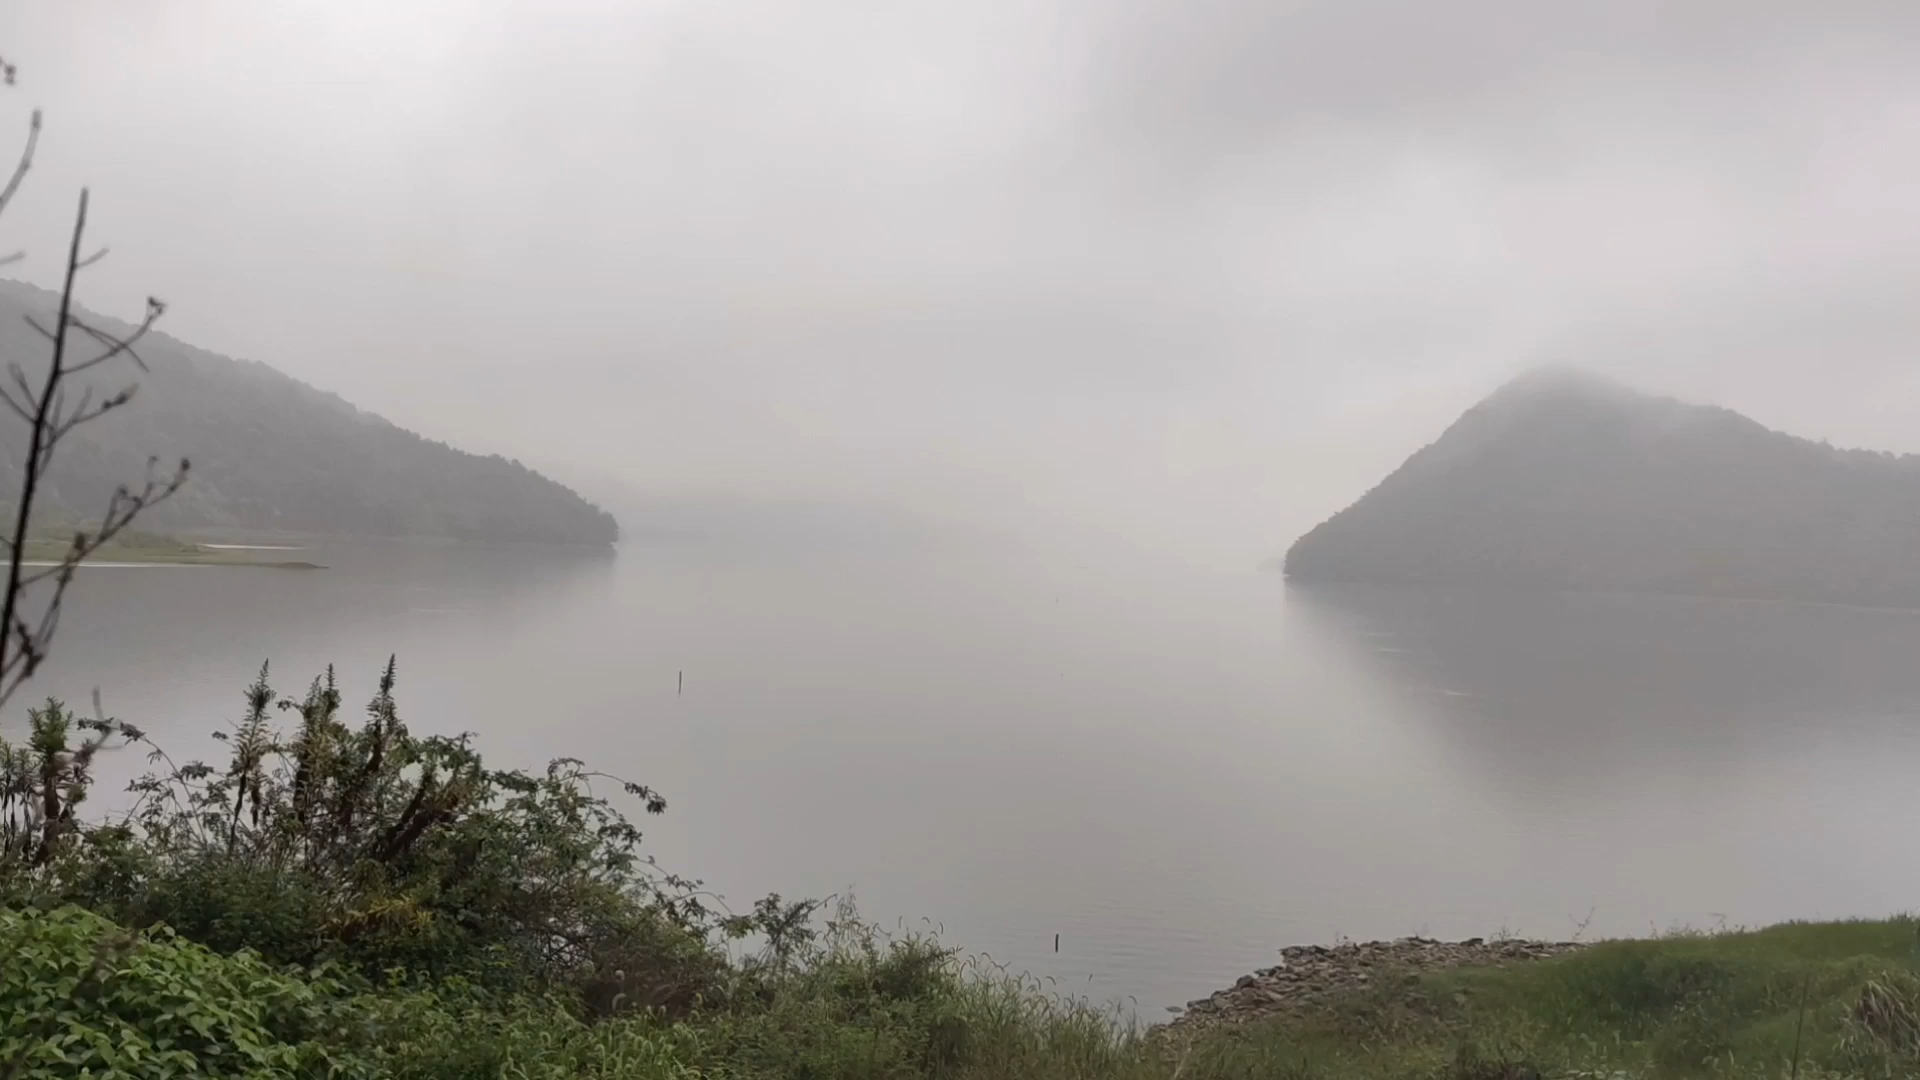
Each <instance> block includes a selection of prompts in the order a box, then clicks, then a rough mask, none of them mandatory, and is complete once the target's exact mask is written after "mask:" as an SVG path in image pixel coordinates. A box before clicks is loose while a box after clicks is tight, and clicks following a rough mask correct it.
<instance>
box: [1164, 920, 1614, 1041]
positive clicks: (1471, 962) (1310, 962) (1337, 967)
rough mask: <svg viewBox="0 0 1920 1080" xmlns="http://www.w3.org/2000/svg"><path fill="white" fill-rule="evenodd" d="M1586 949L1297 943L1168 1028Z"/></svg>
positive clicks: (1563, 944) (1273, 1012)
mask: <svg viewBox="0 0 1920 1080" xmlns="http://www.w3.org/2000/svg"><path fill="white" fill-rule="evenodd" d="M1581 948H1584V946H1583V945H1581V944H1580V943H1579V942H1573V941H1522V940H1519V939H1514V938H1504V939H1495V940H1491V941H1489V940H1486V939H1482V938H1472V939H1469V940H1467V941H1434V940H1432V939H1429V938H1419V937H1410V938H1401V939H1400V940H1398V941H1368V942H1353V941H1349V942H1343V943H1341V944H1339V945H1334V946H1331V947H1329V946H1322V945H1295V946H1291V947H1289V948H1285V949H1281V950H1280V963H1279V964H1278V965H1277V966H1275V967H1270V968H1263V969H1261V970H1259V971H1256V972H1254V973H1253V974H1251V975H1242V976H1241V977H1240V980H1239V981H1238V982H1236V983H1234V984H1233V988H1232V989H1230V990H1221V991H1219V992H1217V993H1215V994H1214V995H1213V996H1211V997H1204V998H1201V999H1200V1000H1198V1001H1190V1002H1188V1003H1187V1007H1186V1009H1185V1010H1184V1011H1182V1012H1181V1015H1180V1016H1178V1017H1177V1018H1175V1019H1174V1020H1173V1021H1172V1022H1170V1023H1169V1024H1168V1025H1167V1030H1168V1031H1169V1032H1176V1031H1181V1030H1186V1031H1193V1030H1197V1029H1200V1028H1206V1027H1214V1026H1218V1025H1223V1024H1237V1023H1244V1022H1245V1021H1248V1020H1256V1019H1260V1018H1262V1017H1268V1016H1279V1015H1286V1014H1297V1013H1300V1012H1304V1011H1307V1010H1310V1009H1312V1008H1314V1007H1316V1006H1318V1005H1321V1004H1323V1003H1325V1002H1327V1001H1328V1000H1330V999H1332V998H1334V997H1337V996H1340V995H1343V994H1346V993H1350V992H1352V991H1355V990H1361V989H1365V988H1368V987H1371V986H1376V985H1378V984H1379V981H1380V980H1387V979H1403V980H1404V979H1407V978H1409V977H1410V976H1413V975H1417V974H1419V973H1421V972H1427V971H1438V970H1441V969H1443V968H1453V967H1506V966H1508V965H1510V964H1516V963H1525V962H1528V961H1532V960H1542V959H1545V958H1547V957H1550V956H1560V955H1562V954H1565V953H1569V952H1573V951H1575V950H1578V949H1581Z"/></svg>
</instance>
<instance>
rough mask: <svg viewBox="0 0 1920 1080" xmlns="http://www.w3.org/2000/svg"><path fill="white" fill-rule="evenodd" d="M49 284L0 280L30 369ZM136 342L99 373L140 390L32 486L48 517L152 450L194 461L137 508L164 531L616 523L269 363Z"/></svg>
mask: <svg viewBox="0 0 1920 1080" xmlns="http://www.w3.org/2000/svg"><path fill="white" fill-rule="evenodd" d="M57 299H58V298H57V297H56V296H54V294H52V293H49V292H46V291H44V290H41V289H36V288H33V287H31V286H27V285H23V284H20V283H18V282H11V281H0V360H4V361H6V362H8V363H17V364H19V365H20V366H21V367H22V368H23V369H25V370H26V371H27V372H28V373H29V374H31V373H32V372H34V371H36V370H41V369H43V365H44V364H45V363H46V352H47V344H46V341H45V340H44V339H43V338H41V337H40V336H39V334H38V333H36V332H35V331H34V330H33V328H32V327H30V326H29V325H27V323H26V320H25V316H27V315H28V314H31V313H35V312H38V313H39V314H40V316H41V321H42V325H50V324H51V322H52V312H53V311H54V309H55V305H56V303H57ZM98 321H99V322H101V323H104V324H108V325H114V322H113V320H98ZM119 325H124V324H119ZM140 354H141V356H142V357H143V358H144V359H145V360H146V362H147V364H148V366H149V368H150V369H151V370H150V372H149V373H147V374H145V375H139V374H138V372H137V371H135V370H134V369H132V368H131V367H114V368H113V369H112V370H111V371H109V370H107V369H102V370H101V371H100V372H99V373H97V374H98V375H99V376H100V381H101V383H102V385H103V386H112V387H118V386H119V385H122V384H124V383H125V382H126V381H127V380H128V379H129V378H132V377H134V376H135V375H138V378H139V382H140V388H139V392H138V395H137V396H136V397H135V399H134V401H133V403H132V404H130V405H129V406H127V407H126V408H123V409H120V410H118V411H116V412H114V413H113V414H111V415H109V416H106V417H104V418H102V419H101V420H99V421H98V422H97V423H93V424H89V425H86V426H84V427H82V428H79V429H77V430H75V431H74V433H73V434H72V435H71V436H69V437H68V439H67V441H66V442H64V443H62V444H61V448H60V454H59V456H58V458H57V459H56V461H55V464H54V468H53V470H52V475H51V476H50V478H49V480H50V483H49V485H48V488H47V489H46V490H45V492H44V493H43V496H42V498H43V500H44V501H43V502H42V503H41V506H42V508H43V510H44V515H45V519H46V520H63V519H64V520H74V521H79V520H86V519H88V518H91V517H93V516H95V515H97V514H98V513H99V512H100V510H101V508H103V507H104V506H105V505H106V503H107V500H108V499H109V498H110V497H111V495H112V493H113V489H114V487H115V486H116V485H118V484H122V483H128V482H138V480H139V479H140V478H141V476H142V475H143V473H144V470H145V468H146V462H147V460H148V458H149V457H157V458H159V459H160V461H162V462H173V461H177V460H179V459H180V458H186V459H188V460H190V461H191V462H192V464H193V468H192V478H191V480H190V481H189V482H188V484H187V486H186V488H185V489H183V490H182V491H181V492H180V493H179V494H177V495H176V496H175V497H174V498H173V499H172V500H170V501H169V502H167V503H165V504H163V505H161V506H158V507H156V508H154V509H153V510H152V511H151V512H150V513H149V514H148V515H147V516H144V517H143V518H142V519H141V525H142V527H143V528H149V529H154V530H159V531H164V532H171V533H189V534H191V533H203V534H204V533H208V532H225V533H304V534H319V535H332V536H355V537H427V538H438V539H457V540H476V541H499V542H537V543H563V544H595V545H597V544H608V543H612V542H613V541H614V540H616V539H618V538H619V526H618V525H617V524H616V523H615V521H614V519H613V516H612V515H611V514H608V513H607V512H606V511H604V510H602V509H600V508H599V507H597V506H594V505H593V504H591V503H589V502H587V501H586V500H585V499H583V498H581V497H580V496H579V495H578V494H576V493H574V492H573V491H572V490H570V489H569V488H567V487H565V486H563V485H561V484H558V483H556V482H554V481H552V480H550V479H548V478H546V477H544V476H542V475H540V474H539V473H536V472H534V471H533V470H532V469H529V468H527V467H526V466H524V465H521V464H520V463H519V462H517V461H511V460H508V459H506V458H503V457H499V456H497V455H489V456H483V455H480V454H473V453H468V452H466V451H463V450H458V449H455V448H454V447H451V446H448V445H446V444H444V443H440V442H435V441H433V440H431V439H427V438H424V437H422V436H419V435H416V434H414V433H413V432H410V431H407V430H405V429H403V428H400V427H397V426H395V425H394V424H392V423H390V422H388V421H387V420H384V419H382V418H381V417H379V416H376V415H375V414H373V413H370V412H367V411H365V410H362V409H359V408H356V407H355V406H353V405H351V404H349V403H348V402H346V401H344V400H342V399H341V398H339V397H338V396H336V395H333V394H329V393H325V392H323V391H320V390H316V389H314V388H313V387H311V386H308V385H306V384H305V383H302V382H299V381H298V380H296V379H292V378H289V377H288V376H286V375H283V374H281V373H280V372H278V371H275V370H274V369H273V368H271V367H268V366H267V365H266V364H263V363H259V362H256V361H249V360H234V359H230V358H228V357H224V356H219V355H216V354H214V353H210V352H207V351H205V350H203V349H197V348H194V347H193V346H191V345H188V344H186V343H185V342H181V341H178V340H176V339H174V338H171V337H168V336H167V335H165V334H161V333H155V334H153V335H151V336H149V337H148V338H147V339H146V341H145V342H143V344H142V346H141V349H140ZM24 428H25V425H24V424H20V423H19V422H18V421H15V422H14V424H13V425H12V427H11V428H10V429H9V430H10V434H9V435H7V436H5V437H0V470H4V473H0V475H4V476H6V477H7V478H8V481H7V482H8V483H9V484H11V483H17V480H14V479H13V478H15V477H17V476H18V475H19V464H18V463H19V457H20V455H21V454H22V453H23V451H24V446H25V443H24V438H25V433H24ZM9 497H10V493H9ZM4 501H7V500H6V499H0V502H4Z"/></svg>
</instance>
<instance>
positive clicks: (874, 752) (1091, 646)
mask: <svg viewBox="0 0 1920 1080" xmlns="http://www.w3.org/2000/svg"><path fill="white" fill-rule="evenodd" d="M303 557H306V556H303ZM313 558H314V561H317V562H322V563H326V564H327V565H328V567H329V568H328V569H326V570H323V571H312V572H290V571H273V570H253V569H241V568H232V567H164V566H150V567H137V568H125V569H113V568H102V569H95V570H89V571H85V572H83V573H82V575H81V578H80V580H79V581H78V582H77V583H76V586H75V590H74V594H73V595H72V597H71V600H70V603H69V607H68V611H67V613H66V616H65V619H64V621H63V630H62V634H61V637H60V639H59V643H58V645H57V646H56V649H55V653H56V655H55V659H54V660H53V661H52V662H51V663H50V664H49V666H48V668H47V669H46V670H45V671H44V672H43V674H42V675H41V676H40V677H38V678H36V680H35V682H34V683H33V684H30V686H29V690H30V691H31V692H32V694H33V696H44V695H45V694H47V693H58V694H61V695H63V696H66V697H68V698H70V699H73V700H75V701H85V700H86V699H87V697H88V695H89V694H90V693H91V691H92V690H93V688H94V687H96V686H97V687H98V688H99V689H100V690H101V692H102V694H103V695H104V698H105V703H106V707H107V710H108V711H109V712H110V713H113V714H115V715H118V716H119V717H121V718H122V719H125V720H128V721H131V722H135V723H138V724H141V725H143V726H145V727H146V728H147V729H148V730H149V732H151V733H152V735H153V737H154V738H155V740H156V741H158V742H160V743H161V744H162V745H164V746H166V747H167V748H168V749H169V750H170V751H172V752H173V753H174V755H175V756H176V757H182V756H190V755H193V754H198V753H204V752H206V750H207V749H208V748H210V747H212V746H214V744H212V743H211V742H209V741H208V739H207V737H206V733H207V732H209V731H211V730H213V729H214V728H216V727H220V726H222V725H224V724H226V723H229V722H231V721H232V720H233V719H235V718H236V717H237V716H238V715H239V714H240V712H241V709H242V702H241V690H242V688H243V687H244V686H245V685H246V683H247V682H248V681H249V680H250V679H251V677H252V676H253V674H254V672H255V670H256V669H257V668H258V667H259V665H260V663H261V661H262V660H265V659H271V661H272V663H273V671H274V675H275V682H276V685H278V686H279V688H280V689H282V690H283V691H286V692H295V691H298V690H299V689H301V688H302V687H304V685H305V683H306V682H307V681H308V680H309V679H311V678H312V677H313V675H314V674H316V673H317V672H318V671H320V670H321V669H322V668H323V667H324V666H325V665H326V664H328V663H330V662H331V663H334V664H337V665H339V668H340V671H341V673H342V679H343V685H344V688H345V690H346V694H347V698H348V700H349V703H350V704H351V703H357V702H359V701H363V700H364V699H365V698H366V697H368V696H370V695H371V693H372V690H373V682H374V678H375V675H376V673H377V670H378V668H379V666H380V665H381V664H382V663H383V662H384V661H385V659H386V657H387V655H388V653H390V652H392V653H397V654H398V656H399V662H400V668H399V670H400V688H399V696H400V702H401V709H402V714H403V716H405V717H406V718H407V720H408V722H409V723H410V724H411V725H412V726H413V727H414V728H415V729H416V730H428V731H440V732H455V731H460V730H471V731H474V732H477V733H479V735H480V746H481V748H482V749H483V750H484V751H485V752H486V753H487V755H488V757H489V759H490V760H492V761H494V762H496V763H512V764H521V765H538V764H541V763H543V762H544V761H545V760H546V759H547V758H549V757H552V756H558V755H573V756H579V757H582V758H585V759H587V760H588V761H590V762H591V763H593V764H594V765H595V766H597V767H599V768H602V769H605V770H607V771H609V772H613V773H617V774H620V775H623V776H626V777H628V778H630V779H634V780H639V781H642V782H645V783H648V784H650V785H653V786H655V787H657V788H659V789H660V790H661V791H662V792H663V793H664V794H665V795H666V796H667V798H668V799H669V801H670V803H671V809H670V810H669V812H668V814H667V815H666V816H664V817H662V818H655V819H649V820H647V821H646V822H644V826H645V827H646V829H647V844H648V847H649V848H650V850H652V851H653V852H654V853H655V854H656V855H657V856H658V857H659V858H660V860H661V862H662V863H663V864H665V865H666V866H668V867H670V868H672V869H674V870H677V871H680V872H682V873H685V874H689V875H692V876H697V877H701V878H704V879H705V880H706V881H707V883H708V884H709V886H710V887H712V888H714V889H716V890H718V891H719V892H721V893H723V894H724V895H725V896H727V897H728V898H729V899H730V900H732V901H733V902H734V903H735V904H736V905H744V904H745V903H747V902H750V901H751V900H752V899H753V898H754V897H755V896H757V895H760V894H762V893H765V892H767V891H769V890H778V891H780V892H782V893H783V894H786V895H788V896H802V895H814V896H820V895H826V894H829V893H841V892H845V891H847V890H851V891H852V892H853V893H854V894H855V895H856V896H857V897H858V901H859V904H860V906H861V908H862V910H863V911H864V912H865V913H866V914H867V915H868V916H870V917H873V918H875V919H878V920H880V921H883V922H885V923H888V924H889V925H896V924H904V925H907V926H911V927H916V928H924V927H928V926H934V927H937V928H939V929H940V930H941V931H942V932H943V933H944V936H945V937H946V938H947V939H949V940H950V941H952V942H954V943H956V944H959V945H962V946H964V947H966V948H967V949H969V950H974V951H984V952H986V953H987V954H989V955H990V956H991V957H992V958H993V959H995V960H997V961H999V962H1002V963H1005V964H1007V965H1009V966H1011V967H1013V968H1015V969H1018V970H1023V971H1028V972H1031V973H1033V974H1034V975H1036V976H1039V977H1043V978H1047V979H1051V980H1053V983H1054V985H1055V986H1057V988H1059V989H1061V990H1063V991H1069V992H1073V993H1080V994H1086V995H1089V996H1091V997H1093V998H1095V999H1098V1000H1102V1001H1106V1000H1123V1001H1126V1002H1130V1003H1133V1004H1137V1006H1138V1008H1139V1011H1140V1014H1141V1015H1142V1016H1143V1017H1144V1018H1147V1019H1154V1018H1157V1017H1159V1016H1162V1015H1164V1014H1163V1013H1162V1011H1161V1010H1162V1009H1163V1007H1165V1006H1167V1005H1173V1004H1179V1003H1182V1002H1184V1001H1186V1000H1188V999H1191V998H1195V997H1199V996H1202V995H1204V994H1206V993H1209V992H1211V991H1212V990H1215V989H1218V988H1220V987H1223V986H1227V985H1230V984H1231V983H1232V981H1233V979H1234V978H1235V977H1237V976H1238V975H1240V974H1242V973H1244V972H1246V971H1249V970H1252V969H1253V968H1256V967H1264V966H1268V965H1271V964H1272V963H1274V962H1276V960H1275V955H1276V953H1275V950H1277V949H1278V948H1279V947H1281V946H1283V945H1289V944H1295V943H1307V942H1329V941H1332V940H1334V939H1336V938H1338V937H1341V936H1346V937H1353V938H1371V937H1383V936H1401V935H1406V934H1414V933H1421V934H1428V935H1437V936H1473V935H1483V934H1490V933H1493V932H1497V931H1500V930H1502V929H1505V930H1509V931H1512V932H1515V933H1521V934H1528V935H1538V936H1552V937H1559V936H1567V935H1571V934H1573V933H1575V931H1576V928H1577V926H1578V925H1579V924H1583V923H1584V924H1587V933H1589V934H1592V935H1618V934H1635V933H1647V932H1649V931H1651V930H1660V929H1667V928H1671V927H1675V926H1680V925H1687V926H1693V927H1712V926H1717V925H1721V924H1723V923H1724V924H1728V925H1735V924H1752V923H1760V922H1768V921H1777V920H1780V919H1785V918H1791V917H1805V918H1819V917H1834V916H1844V915H1853V914H1866V915H1877V914H1886V913H1890V912H1893V911H1896V910H1903V909H1908V908H1911V907H1912V906H1914V904H1915V901H1916V899H1920V857H1917V856H1920V851H1916V847H1920V844H1916V842H1915V840H1914V839H1913V837H1914V836H1915V833H1916V830H1915V825H1916V823H1920V783H1916V780H1920V614H1915V613H1910V612H1889V611H1861V610H1851V609H1844V608H1836V607H1818V606H1787V605H1769V604H1751V603H1738V602H1728V601H1704V600H1686V599H1664V598H1645V597H1641V598H1632V597H1617V596H1592V595H1587V596H1551V595H1533V596H1528V595H1480V596H1471V595H1458V594H1448V593H1445V592H1422V591H1408V590H1386V589H1300V588H1297V587H1296V588H1292V589H1289V588H1288V587H1287V586H1285V584H1284V583H1283V582H1282V581H1281V580H1280V578H1279V577H1278V576H1277V575H1274V574H1270V573H1262V572H1258V571H1254V570H1251V569H1248V570H1245V571H1239V570H1218V569H1208V568H1196V567H1193V566H1190V565H1183V564H1181V563H1178V562H1175V561H1173V560H1162V559H1156V558H1153V557H1149V556H1144V555H1143V556H1127V557H1119V556H1114V557H1101V558H1094V557H1092V556H1061V555H1058V554H1045V553H1042V552H1039V551H1035V550H1029V549H1011V548H1009V549H1004V550H1002V549H996V548H993V547H991V546H990V545H980V544H975V545H951V546H945V547H942V546H931V547H928V546H923V547H917V548H912V549H904V548H903V549H895V550H869V551H864V552H859V553H848V554H840V555H835V554H831V553H828V552H825V551H823V550H819V549H814V550H791V551H785V552H780V553H768V552H767V551H764V550H755V549H754V548H752V547H751V546H749V545H744V544H732V545H726V544H696V543H660V544H655V545H651V546H635V547H630V548H627V549H625V550H622V551H621V552H619V553H618V554H617V555H607V556H574V555H556V554H553V553H537V552H527V551H496V550H482V549H461V548H431V547H394V546H384V547H383V546H366V547H346V548H328V549H325V550H322V551H319V552H317V553H316V554H315V555H314V556H313ZM682 673H684V688H683V689H681V688H680V687H679V683H680V678H681V674H682ZM24 705H25V702H24V701H16V703H15V706H14V709H13V715H10V716H8V717H6V718H4V721H3V722H0V730H3V731H5V732H7V733H8V734H17V733H18V731H19V730H20V728H21V726H22V725H23V724H24ZM140 765H141V763H140V762H139V761H138V760H137V759H136V758H135V757H134V756H133V755H131V754H129V755H125V756H119V757H115V758H113V759H111V760H109V761H108V762H107V763H106V765H105V767H104V768H105V771H106V772H107V773H108V774H109V775H111V776H113V777H114V778H115V780H116V786H117V781H118V780H123V779H125V777H126V776H128V775H130V774H131V773H132V772H133V771H135V770H136V769H137V768H138V767H140ZM109 800H110V797H109V796H108V795H106V794H105V793H104V790H103V794H102V795H101V796H100V797H99V799H98V801H99V802H102V803H105V802H108V801H109ZM1055 934H1058V935H1059V936H1060V937H1059V942H1060V944H1059V951H1058V953H1055V952H1054V935H1055Z"/></svg>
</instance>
